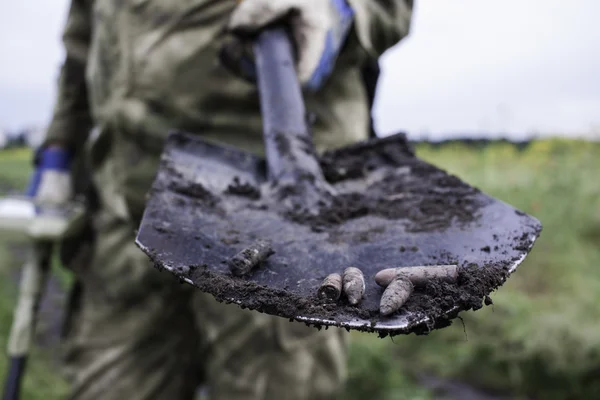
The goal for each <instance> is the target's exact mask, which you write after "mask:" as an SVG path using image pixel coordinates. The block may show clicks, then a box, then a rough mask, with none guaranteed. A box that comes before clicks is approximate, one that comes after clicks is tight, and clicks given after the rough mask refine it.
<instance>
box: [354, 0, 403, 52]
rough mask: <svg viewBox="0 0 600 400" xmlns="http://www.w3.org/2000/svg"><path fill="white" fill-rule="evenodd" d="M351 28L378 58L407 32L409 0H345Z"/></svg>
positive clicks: (368, 50)
mask: <svg viewBox="0 0 600 400" xmlns="http://www.w3.org/2000/svg"><path fill="white" fill-rule="evenodd" d="M347 2H348V4H349V5H350V7H352V9H353V10H354V31H355V33H356V36H357V37H358V40H359V42H360V44H361V45H362V47H363V48H364V49H365V50H366V51H367V53H368V54H369V56H370V57H372V58H375V59H376V58H378V57H379V56H380V55H381V54H383V53H384V52H385V51H386V50H387V49H389V48H390V47H393V46H394V45H396V44H397V43H399V42H400V41H401V40H402V39H403V38H404V37H405V36H407V35H408V34H409V32H410V26H411V20H412V12H413V3H414V2H413V1H412V0H347Z"/></svg>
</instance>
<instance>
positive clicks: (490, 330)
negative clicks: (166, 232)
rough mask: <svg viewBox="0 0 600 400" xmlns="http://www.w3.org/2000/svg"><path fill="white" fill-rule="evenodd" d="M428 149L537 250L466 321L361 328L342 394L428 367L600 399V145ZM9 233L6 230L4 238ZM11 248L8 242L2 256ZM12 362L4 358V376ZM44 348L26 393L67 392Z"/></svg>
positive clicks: (15, 177)
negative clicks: (507, 210)
mask: <svg viewBox="0 0 600 400" xmlns="http://www.w3.org/2000/svg"><path fill="white" fill-rule="evenodd" d="M417 153H418V155H419V156H420V157H422V158H424V159H426V160H428V161H430V162H432V163H433V164H436V165H438V166H440V167H441V168H444V169H446V170H448V171H449V172H451V173H453V174H455V175H457V176H459V177H460V178H462V179H463V180H465V181H467V182H469V183H470V184H472V185H474V186H477V187H479V188H480V189H482V190H483V191H485V192H486V193H488V194H490V195H492V196H494V197H496V198H499V199H501V200H504V201H506V202H508V203H510V204H512V205H514V206H515V207H517V208H519V209H521V210H523V211H525V212H527V213H530V214H532V215H534V216H536V217H537V218H539V219H540V220H541V221H542V223H543V225H544V230H543V232H542V235H541V237H540V239H539V240H538V242H537V243H536V245H535V247H534V249H533V251H532V252H531V254H530V256H529V257H528V258H527V259H526V260H525V261H524V262H523V264H522V265H521V266H520V267H519V269H518V270H517V272H516V273H515V274H514V275H513V276H512V277H511V278H510V279H509V280H508V282H507V284H505V285H504V286H503V287H501V288H500V289H499V290H498V291H497V292H495V293H494V294H493V295H492V299H493V300H494V305H493V306H491V307H485V308H483V309H481V310H479V311H477V312H467V313H463V314H462V317H463V320H464V326H463V324H461V323H460V321H458V320H457V321H456V322H455V323H454V324H453V325H452V326H450V327H448V328H446V329H443V330H440V331H434V332H432V333H431V334H429V335H427V336H412V335H411V336H402V337H397V338H395V339H394V340H393V341H392V340H390V339H383V340H382V339H377V338H376V337H374V336H372V335H367V334H353V335H352V339H353V340H352V345H351V355H350V362H349V375H350V376H349V382H348V385H347V390H346V393H345V394H344V396H343V398H344V399H349V400H354V399H364V398H372V399H376V400H404V399H415V400H419V399H423V400H425V399H433V398H438V399H439V398H440V397H436V395H434V394H433V393H432V391H430V390H427V389H424V388H422V387H420V386H419V385H418V383H417V381H416V380H417V378H418V373H420V372H423V371H425V372H428V373H431V374H434V375H436V376H441V377H446V378H448V379H455V380H460V381H463V382H468V383H469V384H472V385H475V386H478V387H481V388H485V389H486V390H489V391H492V392H501V393H510V394H512V395H513V396H514V398H536V399H549V400H553V399H561V400H562V399H582V398H590V399H592V398H600V380H599V379H598V378H597V377H598V376H600V306H598V304H600V268H598V267H599V266H600V246H599V244H600V180H599V179H598V174H599V173H600V144H598V143H594V144H593V143H588V142H581V141H570V140H542V141H538V142H533V143H532V144H531V145H530V146H528V147H526V148H525V149H523V150H519V149H517V148H516V147H514V146H512V145H509V144H495V145H491V146H488V147H483V148H478V149H475V148H473V147H468V146H466V145H461V144H451V145H444V146H442V147H436V146H432V145H425V144H423V145H418V146H417ZM29 159H30V154H29V153H28V152H26V151H21V150H19V151H16V152H7V153H0V190H2V187H3V185H11V186H12V187H23V182H25V180H26V177H27V176H28V175H29V173H30V168H29V166H28V162H29ZM1 240H2V239H1V238H0V241H1ZM9 258H10V255H9V254H8V253H7V251H6V249H3V248H2V246H0V259H1V260H8V259H9ZM8 265H10V262H3V263H2V264H1V266H0V279H1V282H0V291H1V293H2V294H3V296H2V299H4V300H3V301H2V302H0V323H1V326H0V339H1V340H3V341H4V343H5V342H6V338H7V331H8V328H9V326H10V321H11V318H12V306H13V303H12V301H13V300H14V299H15V297H16V288H15V287H14V286H12V285H11V284H10V281H8V280H7V279H6V277H7V274H8V270H7V267H6V266H8ZM5 365H6V364H5V360H4V359H1V360H0V373H2V372H3V371H4V368H5ZM55 370H56V368H53V367H52V366H51V364H49V358H48V356H47V354H46V353H45V351H43V350H39V349H37V350H36V354H35V356H34V357H33V358H32V361H31V364H30V370H29V371H28V374H27V378H26V381H25V393H24V398H26V399H32V400H37V399H42V398H43V399H49V400H52V399H58V398H61V397H62V396H61V394H63V393H65V392H64V390H65V387H66V386H64V382H63V381H62V379H61V378H60V376H59V375H57V373H56V372H55Z"/></svg>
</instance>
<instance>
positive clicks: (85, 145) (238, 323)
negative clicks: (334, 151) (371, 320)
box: [32, 0, 413, 400]
mask: <svg viewBox="0 0 600 400" xmlns="http://www.w3.org/2000/svg"><path fill="white" fill-rule="evenodd" d="M412 9H413V2H412V1H408V0H393V1H390V0H388V1H383V0H380V1H376V0H373V1H363V0H347V1H344V0H331V1H330V0H278V1H271V0H244V1H234V0H193V1H183V0H179V1H178V0H167V1H164V0H162V1H158V0H129V1H116V0H105V1H93V0H71V3H70V9H69V13H68V17H67V20H66V25H65V28H64V34H63V41H64V46H65V49H66V56H65V60H64V63H63V65H62V68H61V73H60V77H59V81H58V93H57V98H56V103H55V107H54V111H53V115H52V120H51V123H50V125H49V127H48V130H47V134H46V137H45V140H44V143H43V145H42V146H41V147H40V150H39V151H38V152H37V155H36V158H35V165H36V177H35V179H33V183H32V185H33V187H34V193H35V196H36V198H37V199H38V201H48V202H52V203H55V204H62V203H64V202H66V201H68V199H70V198H71V197H72V196H73V193H74V189H73V180H72V175H71V173H72V172H73V168H74V167H73V163H74V161H73V160H81V159H84V160H85V165H86V166H87V167H88V168H89V171H90V174H91V179H92V182H93V185H94V187H95V188H96V192H97V196H98V207H97V209H96V210H95V212H94V213H93V217H92V223H91V224H92V225H91V226H92V230H93V235H86V237H91V238H93V239H90V240H86V241H82V242H83V244H81V245H79V247H78V249H77V251H75V252H73V251H71V256H70V257H69V261H68V262H67V264H68V265H67V266H68V267H69V268H70V269H71V270H72V271H73V273H74V276H75V277H76V280H77V282H78V284H77V286H76V287H77V290H74V292H73V298H72V301H71V302H70V306H69V318H68V323H67V324H66V326H67V329H66V330H65V339H64V346H65V353H64V354H65V356H64V361H65V372H66V376H67V377H68V379H69V381H70V382H71V384H72V390H71V394H70V397H69V398H70V399H78V400H91V399H128V400H147V399H148V400H149V399H152V400H155V399H156V400H160V399H192V398H193V397H194V393H195V391H196V388H197V387H198V386H199V385H200V384H204V385H205V386H206V387H207V388H208V389H207V390H208V395H209V397H210V398H211V399H228V400H236V399H289V400H296V399H298V400H299V399H327V398H333V397H334V396H336V395H337V394H338V393H339V391H340V390H341V389H342V387H343V383H344V379H345V375H346V355H347V344H348V343H347V342H348V336H347V332H346V331H344V330H342V329H332V328H330V329H328V330H317V329H315V328H312V327H308V326H306V325H305V324H303V323H298V322H290V321H288V320H287V319H283V318H278V317H273V316H269V315H266V314H262V313H258V312H252V311H248V310H242V309H241V308H240V307H238V306H236V305H232V304H223V303H218V302H217V301H215V300H214V299H213V298H212V297H211V296H209V295H207V294H205V293H202V292H200V291H197V290H195V289H194V288H193V287H192V286H191V285H186V284H183V285H182V284H180V283H179V282H177V281H176V279H175V278H174V277H172V276H171V275H170V274H168V273H160V272H159V271H158V270H157V269H155V268H153V267H152V265H151V263H150V261H149V260H148V258H147V257H146V256H145V255H144V253H142V252H141V250H139V249H138V248H137V247H136V245H135V243H134V237H135V232H136V229H137V227H138V225H139V223H140V220H141V217H142V213H143V211H144V204H145V196H146V193H147V191H148V190H149V188H150V186H151V184H152V181H153V178H154V174H155V173H156V171H157V168H158V163H159V159H160V154H161V150H162V144H163V142H164V139H165V137H166V135H167V132H168V131H169V130H170V129H173V128H176V129H180V130H185V131H189V132H194V133H197V134H199V135H202V136H203V137H204V138H205V139H207V140H212V141H217V142H219V143H225V144H228V145H233V146H238V147H240V148H243V149H245V150H247V151H251V152H255V153H257V154H261V153H262V152H263V149H262V131H261V120H260V106H259V99H258V97H257V92H256V87H255V85H254V84H253V83H252V82H249V81H247V80H244V79H241V78H240V76H238V74H236V72H235V68H225V66H224V65H223V63H222V62H218V59H219V54H221V52H222V49H223V48H224V47H223V46H224V43H226V41H227V40H228V39H231V38H236V39H235V40H238V41H239V42H240V43H242V42H244V41H247V40H251V39H248V38H249V37H251V35H253V34H256V33H257V32H260V30H261V29H263V28H264V27H265V26H268V25H270V24H271V23H273V22H276V21H282V22H283V23H286V24H287V26H289V27H290V32H291V38H292V41H293V43H294V47H295V49H296V54H297V66H296V67H297V71H298V76H299V79H300V81H301V83H302V84H303V88H304V96H305V102H306V106H307V109H308V111H310V112H311V113H313V115H314V117H315V118H314V120H313V126H312V132H313V137H314V142H315V145H316V148H317V150H318V151H323V150H325V149H328V148H331V147H338V146H342V145H345V144H350V143H352V142H355V141H358V140H362V139H365V138H367V136H368V134H369V124H370V115H369V111H370V110H369V108H368V106H367V96H366V90H365V87H364V85H362V83H361V66H362V65H363V64H364V63H366V62H367V60H372V59H376V58H377V57H379V55H381V54H382V53H383V52H384V51H385V50H387V49H388V48H390V47H392V46H394V45H396V44H397V43H398V42H399V41H400V40H401V39H402V38H404V37H405V36H406V35H408V32H409V27H410V21H411V15H412ZM249 35H250V36H249ZM241 62H242V61H241V59H240V63H241Z"/></svg>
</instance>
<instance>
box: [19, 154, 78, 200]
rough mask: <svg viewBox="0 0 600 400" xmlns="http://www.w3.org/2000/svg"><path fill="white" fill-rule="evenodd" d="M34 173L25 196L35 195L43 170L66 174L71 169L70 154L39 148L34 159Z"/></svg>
mask: <svg viewBox="0 0 600 400" xmlns="http://www.w3.org/2000/svg"><path fill="white" fill-rule="evenodd" d="M34 165H35V171H34V172H33V175H32V176H31V178H30V180H29V185H28V187H27V190H26V192H25V193H26V195H27V196H29V197H33V196H35V195H36V193H37V190H38V186H39V185H40V180H41V179H42V174H43V173H44V171H45V170H48V169H53V170H58V171H64V172H68V171H69V168H70V167H71V152H69V151H67V150H63V149H48V148H40V149H38V151H37V152H36V154H35V158H34Z"/></svg>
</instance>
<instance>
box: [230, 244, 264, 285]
mask: <svg viewBox="0 0 600 400" xmlns="http://www.w3.org/2000/svg"><path fill="white" fill-rule="evenodd" d="M273 254H275V252H274V251H273V248H272V247H271V244H270V243H269V242H267V241H265V240H257V241H256V242H254V243H252V244H251V245H250V246H248V247H246V248H245V249H244V250H242V251H240V252H239V253H237V254H236V255H235V256H233V257H231V258H230V259H229V260H228V261H227V265H228V266H229V270H230V271H231V273H232V274H233V275H235V276H242V275H246V274H247V273H249V272H250V271H252V269H253V268H254V267H256V266H257V265H258V264H260V263H261V262H263V261H265V260H266V259H267V258H269V257H270V256H271V255H273Z"/></svg>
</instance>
